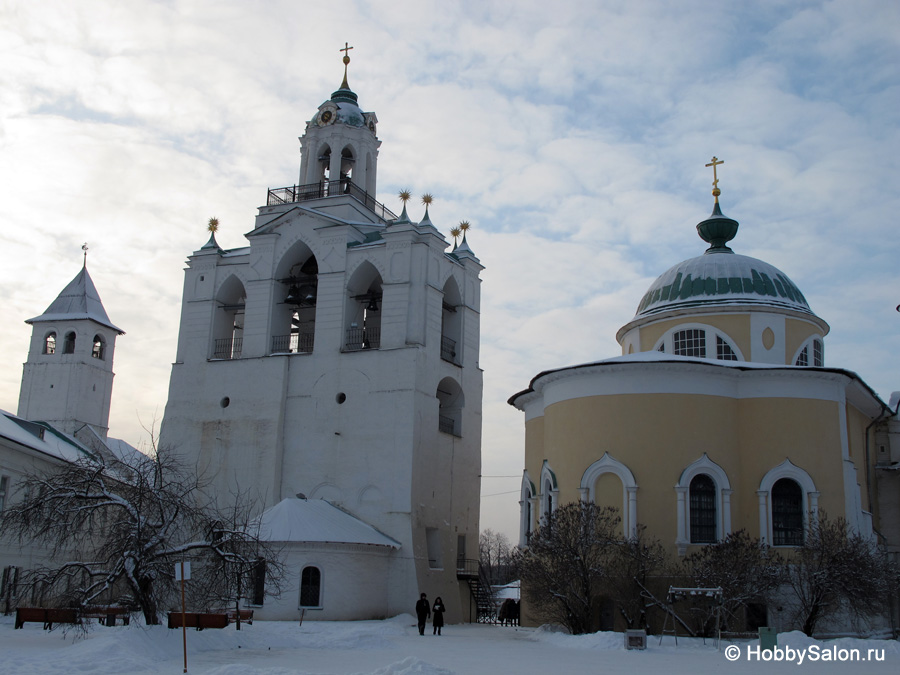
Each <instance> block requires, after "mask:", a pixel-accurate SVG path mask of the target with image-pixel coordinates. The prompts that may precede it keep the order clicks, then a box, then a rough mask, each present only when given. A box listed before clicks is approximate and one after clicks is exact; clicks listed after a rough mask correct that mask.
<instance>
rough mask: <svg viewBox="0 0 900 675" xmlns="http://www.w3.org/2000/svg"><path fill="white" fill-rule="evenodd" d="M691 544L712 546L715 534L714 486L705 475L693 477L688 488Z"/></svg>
mask: <svg viewBox="0 0 900 675" xmlns="http://www.w3.org/2000/svg"><path fill="white" fill-rule="evenodd" d="M690 499H691V543H692V544H714V543H715V542H716V541H717V540H718V537H717V532H716V484H715V483H714V482H713V479H712V478H710V477H709V476H708V475H706V474H705V473H701V474H698V475H697V476H694V478H693V479H692V480H691V486H690Z"/></svg>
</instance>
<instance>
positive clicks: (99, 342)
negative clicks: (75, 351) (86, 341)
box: [91, 335, 106, 361]
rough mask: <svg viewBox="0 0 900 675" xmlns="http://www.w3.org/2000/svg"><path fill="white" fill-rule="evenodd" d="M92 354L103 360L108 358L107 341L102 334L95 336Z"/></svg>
mask: <svg viewBox="0 0 900 675" xmlns="http://www.w3.org/2000/svg"><path fill="white" fill-rule="evenodd" d="M91 356H92V357H94V358H95V359H100V360H101V361H102V360H103V359H105V358H106V341H105V340H104V339H103V336H102V335H95V336H94V343H93V346H92V347H91Z"/></svg>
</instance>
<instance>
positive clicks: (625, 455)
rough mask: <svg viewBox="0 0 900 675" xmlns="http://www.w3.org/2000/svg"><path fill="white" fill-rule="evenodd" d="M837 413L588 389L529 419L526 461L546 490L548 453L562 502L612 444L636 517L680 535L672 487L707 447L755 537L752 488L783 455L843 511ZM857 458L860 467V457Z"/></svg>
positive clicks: (735, 518) (793, 403)
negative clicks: (631, 484)
mask: <svg viewBox="0 0 900 675" xmlns="http://www.w3.org/2000/svg"><path fill="white" fill-rule="evenodd" d="M838 412H839V404H837V403H835V402H830V401H821V400H810V399H793V398H777V399H776V398H770V399H734V398H728V397H722V396H703V395H687V394H633V395H625V394H622V395H613V396H592V397H583V398H578V399H573V400H568V401H563V402H560V403H556V404H554V405H551V406H549V407H548V408H546V409H545V411H544V413H545V414H544V417H543V418H536V419H533V420H531V421H530V422H529V423H528V424H527V425H526V468H527V470H528V471H529V473H530V475H531V478H532V480H533V481H534V482H535V485H536V486H537V487H538V490H539V491H540V489H541V487H540V484H539V480H540V471H541V466H542V463H543V460H544V459H546V460H548V461H549V464H550V468H551V469H552V470H553V471H554V472H555V474H556V477H557V480H558V481H559V490H560V494H559V503H561V504H564V503H567V502H572V501H576V500H578V499H579V498H580V495H579V492H578V487H579V484H580V482H581V478H582V475H583V474H584V471H585V470H586V469H587V468H588V467H589V466H590V465H591V464H592V463H593V462H595V461H597V460H598V459H600V458H601V457H602V456H603V454H604V453H606V452H608V453H609V454H610V456H612V457H613V458H614V459H616V460H618V461H620V462H622V463H623V464H625V465H626V466H627V467H628V468H629V469H630V470H631V471H632V473H633V474H634V477H635V481H636V482H637V485H638V492H637V500H638V501H637V512H638V522H640V523H642V524H644V525H647V528H648V530H647V534H648V535H650V536H655V537H658V538H659V539H660V540H661V541H662V542H663V543H667V544H674V541H675V537H676V532H677V520H676V518H677V514H676V508H675V506H676V492H675V490H674V486H675V485H676V483H677V482H678V480H679V478H680V475H681V473H682V471H683V470H684V469H685V468H686V467H687V466H688V465H689V464H691V463H692V462H694V461H696V460H697V459H700V458H701V457H702V455H703V453H706V454H707V455H708V456H709V458H710V459H711V460H712V461H713V462H715V463H717V464H718V465H720V466H721V467H722V468H723V469H724V471H725V472H726V473H727V475H728V478H729V480H730V481H731V487H732V489H733V490H734V493H733V494H732V497H731V502H732V529H733V530H737V529H741V528H745V529H746V530H747V531H748V532H749V533H750V534H751V536H754V537H758V536H759V534H760V533H759V508H758V497H757V495H756V491H757V490H758V489H759V484H760V481H761V480H762V478H763V476H764V475H765V474H766V473H767V472H768V471H769V470H771V469H772V468H774V467H776V466H778V465H779V464H781V463H782V462H783V461H784V460H785V459H790V460H791V461H792V462H793V463H794V464H796V465H797V466H799V467H800V468H802V469H804V470H806V471H807V472H808V473H809V474H810V476H811V477H812V479H813V481H814V482H815V485H816V489H817V490H818V491H819V492H820V495H821V496H820V498H819V507H820V508H821V509H824V510H825V511H827V512H828V513H829V514H830V515H831V516H832V517H839V516H843V515H844V498H845V495H844V486H843V476H842V469H843V465H842V461H841V434H840V426H839V418H838ZM852 417H853V418H854V420H853V422H852V424H851V426H852V427H853V428H854V429H857V428H858V426H859V425H860V424H861V421H860V419H861V416H860V415H859V414H858V413H854V414H853V416H852ZM858 418H860V419H858ZM854 433H855V432H854ZM538 437H540V438H538ZM855 452H858V450H855ZM857 466H858V467H859V468H860V469H861V470H862V466H861V463H858V464H857ZM607 478H608V479H610V480H617V479H615V478H614V477H613V476H605V477H604V478H603V481H606V480H607ZM863 478H864V476H862V475H860V480H861V481H862V480H863ZM619 489H620V490H621V488H619ZM863 492H865V489H864V490H863ZM617 494H618V501H616V502H615V503H614V504H613V505H615V506H617V507H618V508H620V509H621V507H622V501H621V492H619V493H617ZM605 501H606V500H604V503H605Z"/></svg>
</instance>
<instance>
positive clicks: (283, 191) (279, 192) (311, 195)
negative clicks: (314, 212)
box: [266, 179, 397, 220]
mask: <svg viewBox="0 0 900 675" xmlns="http://www.w3.org/2000/svg"><path fill="white" fill-rule="evenodd" d="M342 195H349V196H351V197H353V198H354V199H356V200H357V201H359V202H361V203H363V204H365V206H366V207H367V208H368V209H370V210H371V211H372V212H373V213H374V214H375V215H376V216H378V217H379V218H381V219H382V220H396V219H397V216H396V215H395V214H394V213H393V212H392V211H391V210H390V209H388V208H387V207H386V206H385V205H384V204H382V203H380V202H378V201H376V200H375V198H374V197H373V196H372V195H370V194H369V193H368V192H366V191H365V190H363V189H362V188H360V187H359V186H358V185H355V184H354V183H352V182H351V181H350V180H348V179H343V180H328V181H322V182H321V183H312V184H311V185H292V186H289V187H283V188H270V189H269V195H268V198H267V199H266V206H280V205H281V204H295V203H297V202H308V201H310V200H313V199H322V198H324V197H339V196H342Z"/></svg>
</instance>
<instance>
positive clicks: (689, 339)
mask: <svg viewBox="0 0 900 675" xmlns="http://www.w3.org/2000/svg"><path fill="white" fill-rule="evenodd" d="M654 349H655V350H656V351H659V352H664V353H666V354H675V355H677V356H693V357H695V358H701V359H706V358H709V359H712V358H715V359H716V360H718V361H743V360H744V357H743V355H742V354H741V352H740V350H739V349H738V348H737V345H735V344H734V342H732V341H731V339H730V338H729V337H728V336H727V335H725V334H724V333H722V332H721V331H718V330H716V329H715V328H713V327H712V326H706V325H703V324H688V325H681V326H676V327H675V328H673V329H672V330H670V331H669V332H667V333H666V334H665V335H663V336H662V337H661V338H660V339H659V341H658V342H657V343H656V345H655V346H654Z"/></svg>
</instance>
